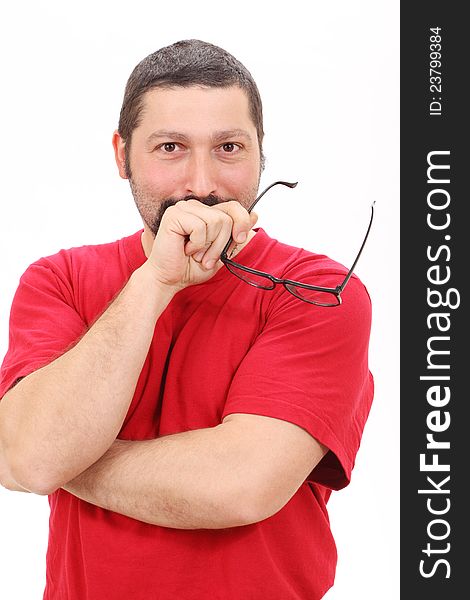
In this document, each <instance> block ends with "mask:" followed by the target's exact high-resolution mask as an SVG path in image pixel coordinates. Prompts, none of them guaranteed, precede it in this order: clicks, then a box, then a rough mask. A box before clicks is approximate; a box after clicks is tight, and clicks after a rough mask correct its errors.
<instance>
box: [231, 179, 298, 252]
mask: <svg viewBox="0 0 470 600" xmlns="http://www.w3.org/2000/svg"><path fill="white" fill-rule="evenodd" d="M297 183H298V182H297V181H296V182H294V183H290V182H289V181H275V182H274V183H271V185H268V187H267V188H266V189H265V190H263V191H262V192H261V194H260V195H259V196H258V197H257V198H256V199H255V200H254V201H253V203H252V204H251V206H250V207H249V208H248V213H251V211H252V210H253V209H254V207H255V206H256V204H257V203H258V202H259V200H261V198H262V197H263V196H264V195H265V194H266V192H267V191H268V190H270V189H271V188H272V187H274V186H275V185H286V186H287V187H290V188H295V186H296V185H297ZM232 242H233V237H232V236H230V238H229V240H228V242H227V243H226V244H225V246H224V249H223V250H222V252H221V255H220V256H224V255H225V254H227V252H228V249H229V248H230V244H231V243H232Z"/></svg>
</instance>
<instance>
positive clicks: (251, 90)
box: [118, 40, 264, 166]
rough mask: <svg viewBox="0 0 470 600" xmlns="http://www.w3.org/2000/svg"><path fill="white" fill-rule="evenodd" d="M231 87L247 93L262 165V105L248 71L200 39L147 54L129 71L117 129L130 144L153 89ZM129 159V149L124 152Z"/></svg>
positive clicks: (212, 45) (223, 51)
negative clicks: (145, 99) (195, 86)
mask: <svg viewBox="0 0 470 600" xmlns="http://www.w3.org/2000/svg"><path fill="white" fill-rule="evenodd" d="M193 85H199V86H203V87H221V88H224V87H230V86H233V85H236V86H238V87H240V88H241V89H243V90H244V91H245V92H246V94H247V96H248V103H249V107H250V116H251V118H252V120H253V123H254V125H255V127H256V131H257V133H258V142H259V149H260V156H261V165H262V166H263V164H264V156H263V150H262V144H263V137H264V131H263V108H262V104H261V97H260V94H259V91H258V88H257V86H256V83H255V81H254V79H253V77H252V76H251V74H250V72H249V71H248V70H247V69H246V67H244V66H243V65H242V64H241V62H239V61H238V60H237V59H236V58H235V57H234V56H232V55H231V54H229V53H228V52H227V51H226V50H223V49H222V48H219V47H218V46H215V45H214V44H209V43H208V42H202V41H201V40H181V41H179V42H176V43H174V44H171V45H170V46H166V47H164V48H161V49H160V50H157V51H156V52H153V54H149V56H147V57H146V58H144V59H143V60H142V61H141V62H140V63H139V64H138V65H137V66H136V67H135V68H134V70H133V71H132V73H131V75H130V77H129V79H128V81H127V84H126V89H125V92H124V100H123V103H122V108H121V114H120V117H119V127H118V131H119V134H120V136H121V138H122V139H123V140H124V142H125V143H126V146H129V147H130V143H131V139H132V132H133V131H134V129H135V128H136V127H138V126H139V123H140V118H141V114H142V108H143V96H144V94H145V93H146V92H148V91H149V90H151V89H153V88H157V87H160V88H171V87H189V86H193ZM126 162H128V152H126Z"/></svg>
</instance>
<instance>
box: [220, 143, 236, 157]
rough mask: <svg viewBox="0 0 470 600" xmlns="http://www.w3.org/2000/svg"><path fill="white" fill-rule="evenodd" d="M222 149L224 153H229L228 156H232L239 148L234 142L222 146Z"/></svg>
mask: <svg viewBox="0 0 470 600" xmlns="http://www.w3.org/2000/svg"><path fill="white" fill-rule="evenodd" d="M222 149H223V151H224V152H227V153H228V154H231V153H233V152H236V151H237V150H238V149H239V148H238V146H237V145H236V144H234V143H233V142H227V143H226V144H223V145H222Z"/></svg>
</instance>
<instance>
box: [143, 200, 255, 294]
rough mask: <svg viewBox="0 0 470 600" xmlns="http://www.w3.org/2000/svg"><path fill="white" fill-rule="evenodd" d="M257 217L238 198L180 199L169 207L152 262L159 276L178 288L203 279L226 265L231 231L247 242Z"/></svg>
mask: <svg viewBox="0 0 470 600" xmlns="http://www.w3.org/2000/svg"><path fill="white" fill-rule="evenodd" d="M256 221H257V216H256V215H255V214H254V213H252V214H249V213H248V211H247V210H246V209H245V208H243V206H242V205H241V204H240V203H239V202H236V201H234V200H232V201H230V202H223V203H221V204H217V205H215V206H206V205H205V204H202V203H201V202H199V201H198V200H187V201H180V202H178V203H177V204H175V205H174V206H171V207H170V208H168V209H167V210H166V211H165V214H164V215H163V218H162V221H161V223H160V227H159V229H158V232H157V235H156V237H155V241H154V244H153V247H152V251H151V253H150V256H149V258H148V262H149V263H150V264H151V265H152V267H153V268H154V271H155V273H156V276H157V280H158V281H159V282H160V283H162V284H164V285H168V286H170V287H173V288H175V289H176V290H180V289H183V288H185V287H187V286H189V285H194V284H198V283H203V282H204V281H207V280H208V279H210V278H211V277H212V276H213V275H214V274H215V273H216V272H217V271H218V270H219V268H220V267H221V266H222V262H221V261H220V260H219V258H220V254H221V252H222V250H223V248H224V246H225V244H226V243H227V241H228V240H229V238H230V235H232V237H233V239H234V240H235V243H238V244H239V245H241V244H243V243H244V242H245V241H246V239H247V235H248V233H249V231H250V230H251V228H252V227H253V226H254V224H255V223H256Z"/></svg>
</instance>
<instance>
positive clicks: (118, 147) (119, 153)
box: [113, 129, 128, 179]
mask: <svg viewBox="0 0 470 600" xmlns="http://www.w3.org/2000/svg"><path fill="white" fill-rule="evenodd" d="M113 148H114V159H115V161H116V164H117V167H118V170H119V175H120V177H122V178H123V179H128V177H127V174H126V143H125V141H124V140H123V139H122V137H121V136H120V135H119V132H118V130H117V129H116V131H115V132H114V133H113Z"/></svg>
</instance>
